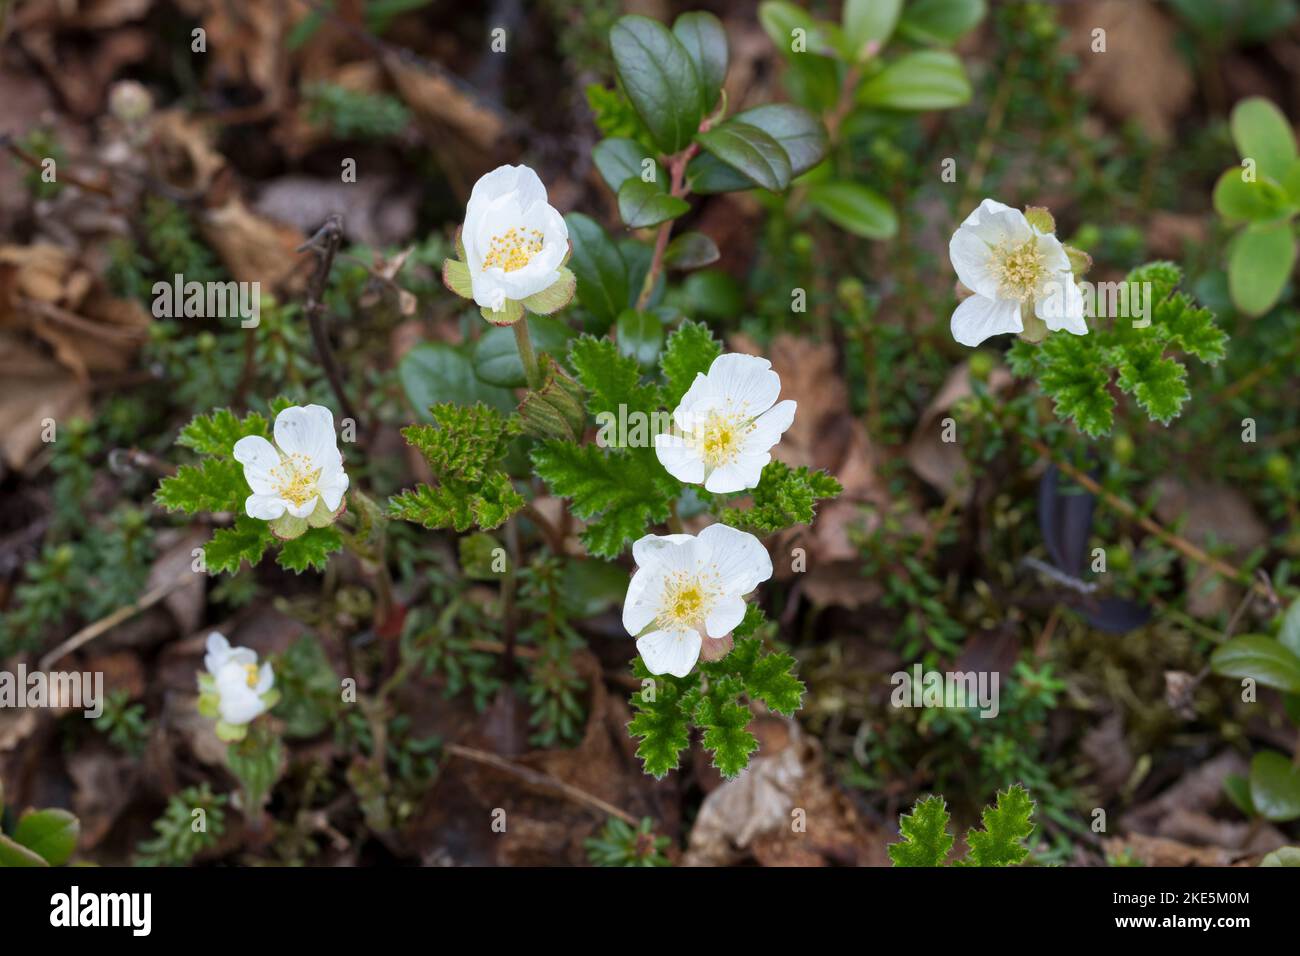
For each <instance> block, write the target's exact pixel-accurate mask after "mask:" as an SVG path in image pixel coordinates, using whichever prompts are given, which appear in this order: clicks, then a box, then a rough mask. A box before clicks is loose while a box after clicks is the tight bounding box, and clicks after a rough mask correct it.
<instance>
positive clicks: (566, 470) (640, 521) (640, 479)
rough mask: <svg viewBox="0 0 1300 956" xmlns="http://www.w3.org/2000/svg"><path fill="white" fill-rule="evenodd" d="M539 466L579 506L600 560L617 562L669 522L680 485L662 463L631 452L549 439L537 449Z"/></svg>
mask: <svg viewBox="0 0 1300 956" xmlns="http://www.w3.org/2000/svg"><path fill="white" fill-rule="evenodd" d="M533 465H534V467H535V468H536V470H537V474H538V475H539V476H540V477H541V478H542V479H543V480H544V481H545V482H546V484H547V485H548V486H549V487H550V489H551V491H552V492H553V493H554V494H556V495H559V496H560V497H562V498H569V499H571V500H572V502H573V505H572V507H573V513H574V514H575V515H577V516H578V517H579V518H582V519H583V520H585V521H587V522H588V524H587V529H586V531H584V532H583V535H582V540H583V543H584V544H585V545H586V547H587V550H588V551H589V552H590V553H591V554H593V555H596V556H598V557H606V558H614V557H617V556H618V555H619V554H620V553H622V551H623V548H624V546H625V545H626V544H627V543H628V542H630V541H633V540H635V539H637V538H639V537H641V536H642V535H643V534H645V532H646V529H647V528H648V527H649V526H650V525H651V524H655V523H658V522H661V521H666V520H667V518H668V511H669V505H668V503H669V499H670V498H671V497H672V496H673V495H674V494H675V492H676V490H677V483H676V482H675V481H674V480H673V479H672V478H671V477H670V476H669V475H668V474H667V472H665V471H664V470H663V467H662V466H660V465H659V463H658V461H656V460H654V459H653V458H650V457H648V456H646V455H644V454H635V453H633V452H629V451H608V452H607V451H602V450H601V449H600V448H598V447H596V446H595V445H581V446H580V445H575V444H573V443H572V442H563V441H547V442H542V443H540V444H539V445H538V446H537V447H536V448H534V449H533Z"/></svg>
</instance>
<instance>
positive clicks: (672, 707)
mask: <svg viewBox="0 0 1300 956" xmlns="http://www.w3.org/2000/svg"><path fill="white" fill-rule="evenodd" d="M632 673H633V675H634V676H635V677H636V679H637V680H639V681H641V682H642V690H638V691H636V692H635V693H634V694H633V695H632V701H631V703H632V708H633V711H634V715H633V717H632V720H631V722H629V723H628V725H627V729H628V732H629V733H630V734H631V735H632V736H633V737H636V738H639V739H640V743H639V744H638V745H637V750H636V755H637V756H638V757H639V758H641V763H642V765H643V766H644V767H645V772H646V773H648V774H650V775H651V776H653V777H656V778H662V777H663V776H664V775H665V774H667V773H668V772H669V771H670V770H676V769H677V767H678V765H679V763H680V757H681V752H682V751H683V750H685V749H686V748H687V746H689V745H690V718H691V714H690V711H689V710H687V709H686V707H685V706H684V700H685V699H686V695H687V692H689V691H692V690H694V689H695V688H696V687H697V686H698V685H699V675H698V674H691V675H689V676H687V677H673V676H671V675H668V674H661V675H659V676H654V675H652V674H651V673H650V672H649V671H648V670H646V668H645V663H644V662H643V661H642V660H641V658H639V657H638V658H637V659H636V661H635V663H634V664H633V666H632ZM648 680H649V681H654V685H653V695H650V694H648V693H647V691H646V689H645V688H646V685H645V682H646V681H648ZM651 696H652V697H653V699H647V697H651Z"/></svg>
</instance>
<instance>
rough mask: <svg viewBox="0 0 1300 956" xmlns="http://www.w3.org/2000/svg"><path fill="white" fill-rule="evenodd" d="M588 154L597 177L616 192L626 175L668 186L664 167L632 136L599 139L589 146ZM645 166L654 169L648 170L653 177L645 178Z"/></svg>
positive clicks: (663, 187)
mask: <svg viewBox="0 0 1300 956" xmlns="http://www.w3.org/2000/svg"><path fill="white" fill-rule="evenodd" d="M591 158H592V160H593V161H594V162H595V163H596V169H597V170H599V172H600V178H601V179H603V180H605V185H606V186H608V187H609V188H610V189H612V190H613V191H614V193H615V194H617V193H618V189H619V187H620V186H622V185H623V183H625V182H627V181H628V180H629V179H641V180H645V181H646V182H652V183H654V184H656V185H657V186H658V187H659V188H660V189H663V190H667V189H668V176H667V174H666V173H665V172H664V168H663V167H662V166H660V165H659V162H658V160H656V159H655V158H654V157H653V156H649V155H647V154H646V150H645V147H644V146H642V145H641V144H640V143H638V142H637V141H636V140H634V139H624V138H622V137H618V136H615V137H610V138H609V139H602V140H601V141H600V142H599V143H597V144H596V145H595V147H593V148H592V150H591ZM647 160H648V161H649V163H647ZM651 164H652V165H651ZM647 170H653V172H652V173H650V175H651V176H652V177H653V179H649V180H646V178H645V177H646V172H647Z"/></svg>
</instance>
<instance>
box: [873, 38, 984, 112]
mask: <svg viewBox="0 0 1300 956" xmlns="http://www.w3.org/2000/svg"><path fill="white" fill-rule="evenodd" d="M970 97H971V87H970V81H969V80H968V79H967V78H966V69H965V67H963V66H962V64H961V60H959V59H957V57H955V56H954V55H953V54H951V53H949V52H948V51H946V50H918V51H916V52H914V53H907V54H905V55H903V56H901V57H899V58H898V59H897V60H895V61H894V62H892V63H890V64H889V65H888V66H886V67H885V68H884V69H883V70H881V71H880V72H879V73H877V74H876V75H875V76H872V77H870V78H869V79H867V80H865V81H863V83H862V85H861V86H859V87H858V93H857V100H858V102H859V103H860V104H862V105H863V106H872V107H876V108H880V109H893V110H943V109H951V108H953V107H954V106H962V105H964V104H966V103H969V102H970Z"/></svg>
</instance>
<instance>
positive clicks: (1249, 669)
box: [1210, 634, 1300, 694]
mask: <svg viewBox="0 0 1300 956" xmlns="http://www.w3.org/2000/svg"><path fill="white" fill-rule="evenodd" d="M1210 666H1211V667H1212V668H1213V669H1214V673H1216V674H1221V675H1223V676H1224V677H1238V678H1241V677H1249V678H1251V679H1252V680H1255V681H1256V682H1258V683H1260V684H1263V685H1264V686H1265V687H1275V688H1277V689H1278V690H1283V691H1286V692H1288V693H1291V694H1295V693H1300V656H1297V655H1295V654H1293V653H1291V651H1290V650H1288V649H1287V648H1285V647H1283V646H1282V645H1281V644H1280V643H1278V642H1277V641H1275V640H1273V638H1271V637H1266V636H1264V635H1263V634H1246V635H1243V636H1242V637H1234V638H1233V639H1232V640H1230V641H1228V642H1226V643H1224V644H1221V645H1220V646H1219V647H1217V648H1216V649H1215V651H1214V653H1213V654H1211V655H1210Z"/></svg>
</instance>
